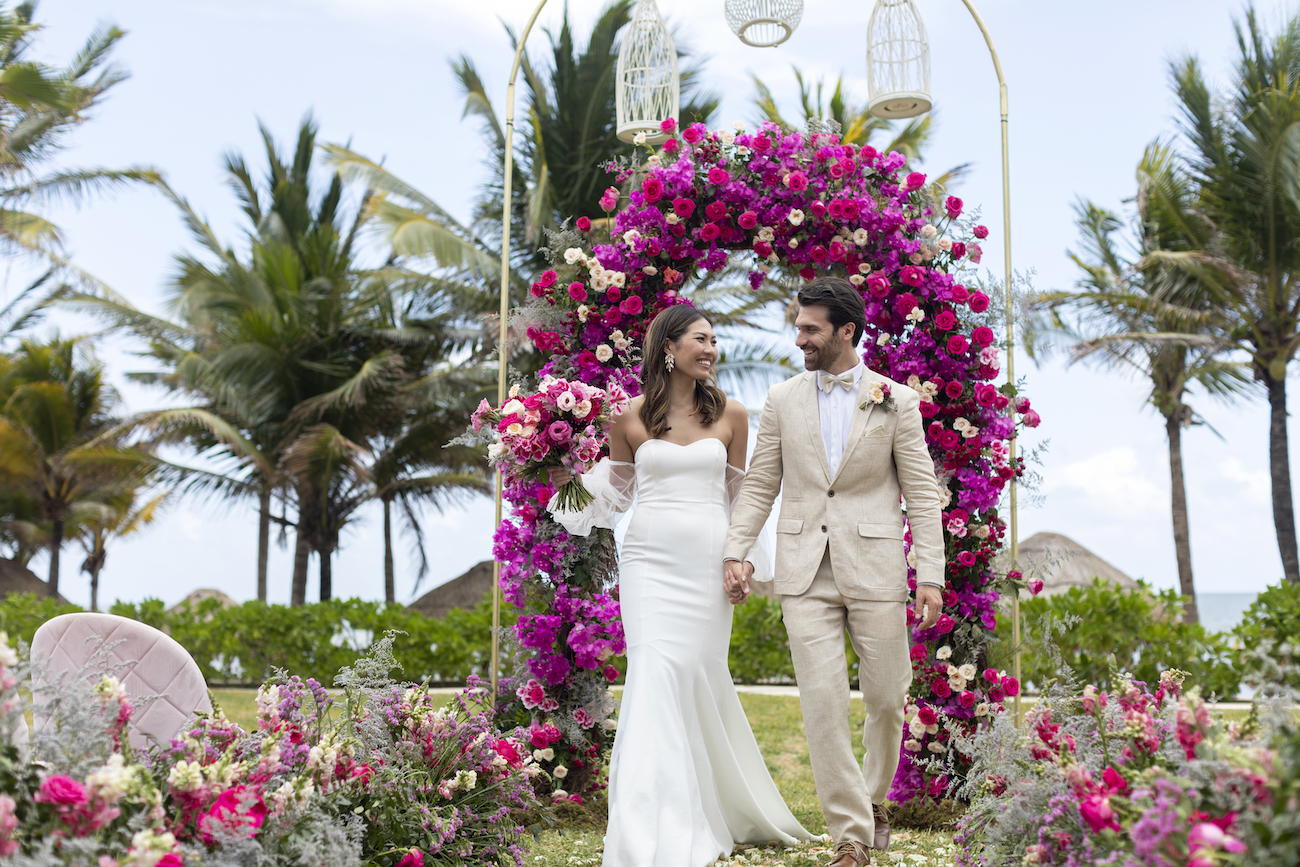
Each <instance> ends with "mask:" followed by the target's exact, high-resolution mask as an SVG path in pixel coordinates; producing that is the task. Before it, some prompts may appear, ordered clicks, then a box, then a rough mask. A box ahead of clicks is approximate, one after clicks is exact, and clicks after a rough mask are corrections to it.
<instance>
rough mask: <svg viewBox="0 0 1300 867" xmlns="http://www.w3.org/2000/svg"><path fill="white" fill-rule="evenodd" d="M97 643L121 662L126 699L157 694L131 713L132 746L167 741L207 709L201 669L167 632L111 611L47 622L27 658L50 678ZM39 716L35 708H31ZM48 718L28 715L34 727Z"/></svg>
mask: <svg viewBox="0 0 1300 867" xmlns="http://www.w3.org/2000/svg"><path fill="white" fill-rule="evenodd" d="M101 647H103V648H105V649H106V650H107V654H108V662H109V664H110V665H125V668H124V669H123V670H122V671H121V672H120V673H119V675H118V676H119V679H120V680H121V682H122V687H123V688H124V689H125V690H126V694H127V695H128V696H129V697H130V698H131V700H132V702H133V703H134V702H137V701H138V700H139V699H142V698H146V697H149V696H161V697H160V698H158V699H157V700H155V701H153V702H150V704H149V705H148V706H147V707H144V708H138V709H137V710H136V712H135V713H134V714H132V715H131V722H130V726H129V735H130V739H131V745H132V746H133V747H136V748H137V749H143V748H146V747H147V746H149V744H150V742H153V743H158V744H167V743H168V742H170V741H171V739H172V738H174V737H176V735H178V734H180V732H182V731H183V730H184V729H185V728H186V726H187V724H188V723H189V722H190V720H192V719H193V718H194V715H195V713H196V712H198V711H204V712H210V711H211V710H212V702H211V701H210V700H209V698H208V685H207V682H206V681H204V679H203V672H201V671H200V670H199V666H198V664H197V663H195V661H194V659H193V658H192V657H191V656H190V655H189V653H188V652H187V651H186V650H185V648H184V647H181V646H180V644H178V643H177V642H176V641H175V640H174V639H173V638H172V637H171V636H170V635H168V634H166V633H165V632H161V631H159V630H157V629H154V628H153V627H152V626H148V625H146V624H144V623H140V622H139V621H136V620H131V619H129V618H126V617H118V616H117V615H115V614H96V613H93V612H77V613H75V614H61V615H59V616H58V617H55V618H53V619H52V620H47V621H46V622H45V623H43V624H42V625H41V627H40V628H39V629H37V630H36V635H35V636H33V637H32V650H31V654H32V660H33V661H37V660H42V661H43V662H44V664H45V666H46V670H47V671H48V673H49V675H50V677H51V679H53V680H55V681H57V680H58V679H59V677H60V676H66V675H67V674H71V673H74V672H76V671H79V670H80V669H81V668H82V667H83V666H85V665H86V663H87V662H89V661H90V660H91V657H93V656H94V655H95V654H96V653H98V652H99V651H100V648H101ZM37 712H38V714H39V708H37ZM49 722H50V721H49V720H47V719H42V718H40V716H39V715H38V716H37V717H36V718H35V719H33V723H34V724H35V729H36V730H37V731H40V730H41V729H42V728H44V727H45V726H46V725H48V724H49Z"/></svg>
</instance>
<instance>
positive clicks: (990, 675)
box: [984, 668, 1002, 683]
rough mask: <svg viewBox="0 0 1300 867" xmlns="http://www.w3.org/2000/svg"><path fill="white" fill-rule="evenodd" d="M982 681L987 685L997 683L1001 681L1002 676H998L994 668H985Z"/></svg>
mask: <svg viewBox="0 0 1300 867" xmlns="http://www.w3.org/2000/svg"><path fill="white" fill-rule="evenodd" d="M984 679H985V680H987V681H988V682H989V683H997V682H998V681H1000V680H1001V679H1002V676H1001V675H999V674H998V670H997V669H996V668H986V669H984Z"/></svg>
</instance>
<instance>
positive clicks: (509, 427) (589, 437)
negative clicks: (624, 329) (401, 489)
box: [473, 377, 628, 511]
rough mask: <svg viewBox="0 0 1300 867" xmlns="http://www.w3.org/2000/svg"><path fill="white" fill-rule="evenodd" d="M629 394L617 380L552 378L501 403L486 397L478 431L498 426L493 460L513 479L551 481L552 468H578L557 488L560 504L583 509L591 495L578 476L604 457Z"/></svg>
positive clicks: (490, 452) (476, 420) (477, 422)
mask: <svg viewBox="0 0 1300 867" xmlns="http://www.w3.org/2000/svg"><path fill="white" fill-rule="evenodd" d="M627 404H628V397H627V393H626V392H624V391H623V389H622V388H621V387H620V386H619V385H618V384H617V383H613V382H611V383H610V384H609V386H608V388H604V389H602V388H597V387H595V386H592V385H588V384H587V383H585V382H581V381H578V380H574V381H570V380H566V379H559V378H556V377H546V378H545V379H543V380H542V382H541V384H540V386H539V387H538V389H537V391H536V392H534V393H532V394H528V395H524V394H522V393H521V392H520V391H519V388H518V386H516V387H515V388H512V389H511V390H510V399H509V400H507V401H506V402H505V403H504V404H503V405H502V406H500V407H493V406H492V405H491V404H489V403H488V402H487V401H486V400H484V401H483V402H482V403H480V404H479V407H478V409H477V410H476V411H475V412H474V416H473V424H474V430H476V431H479V430H482V428H483V427H484V425H485V424H491V425H493V426H494V427H495V428H496V432H497V436H498V437H499V439H498V440H497V441H496V442H495V443H493V444H492V445H490V446H489V447H488V461H489V462H490V463H491V464H492V465H493V466H494V467H496V468H497V469H498V470H499V471H500V472H501V473H502V474H503V475H504V476H505V477H506V482H507V484H509V483H512V482H518V481H527V480H531V481H541V482H545V481H546V480H547V475H548V473H549V471H550V469H551V468H552V467H564V468H566V469H570V470H572V471H573V472H574V474H575V475H574V478H573V480H572V481H570V482H568V483H567V484H564V485H561V486H560V488H559V490H558V491H556V494H557V495H558V506H559V507H560V508H562V509H565V510H569V511H581V510H582V509H583V507H585V506H586V505H587V504H588V503H590V502H591V494H590V493H589V492H588V491H587V489H586V488H585V487H584V486H583V484H582V482H581V481H580V480H579V479H578V478H577V476H578V475H579V474H581V473H583V472H585V471H587V470H589V469H591V468H592V466H594V465H595V463H596V461H597V460H599V459H600V455H601V451H602V449H603V444H604V442H605V439H606V436H605V430H606V428H607V427H608V426H609V425H610V423H611V422H612V421H613V420H614V419H615V418H617V417H618V416H619V415H620V414H621V413H622V412H623V410H624V409H626V408H627Z"/></svg>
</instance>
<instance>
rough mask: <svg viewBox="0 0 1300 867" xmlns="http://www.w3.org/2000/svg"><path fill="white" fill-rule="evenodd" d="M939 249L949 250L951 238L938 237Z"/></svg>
mask: <svg viewBox="0 0 1300 867" xmlns="http://www.w3.org/2000/svg"><path fill="white" fill-rule="evenodd" d="M939 249H940V250H942V251H944V252H945V253H947V252H948V251H949V250H951V249H952V239H951V238H940V239H939Z"/></svg>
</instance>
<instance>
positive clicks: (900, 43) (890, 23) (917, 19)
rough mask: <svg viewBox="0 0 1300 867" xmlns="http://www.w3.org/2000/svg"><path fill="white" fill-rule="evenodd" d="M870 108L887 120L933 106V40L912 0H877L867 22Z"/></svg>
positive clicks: (872, 111) (906, 115)
mask: <svg viewBox="0 0 1300 867" xmlns="http://www.w3.org/2000/svg"><path fill="white" fill-rule="evenodd" d="M867 91H868V94H869V95H870V99H871V101H870V105H869V108H870V111H871V113H872V114H873V115H875V116H876V117H880V118H885V119H887V120H892V119H896V118H905V117H916V116H917V115H918V114H924V113H925V112H927V111H929V110H930V44H929V42H927V41H926V38H925V24H924V23H922V21H921V13H920V12H918V11H917V9H916V4H915V3H913V2H912V0H876V8H875V9H873V10H871V22H870V23H869V24H868V25H867Z"/></svg>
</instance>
